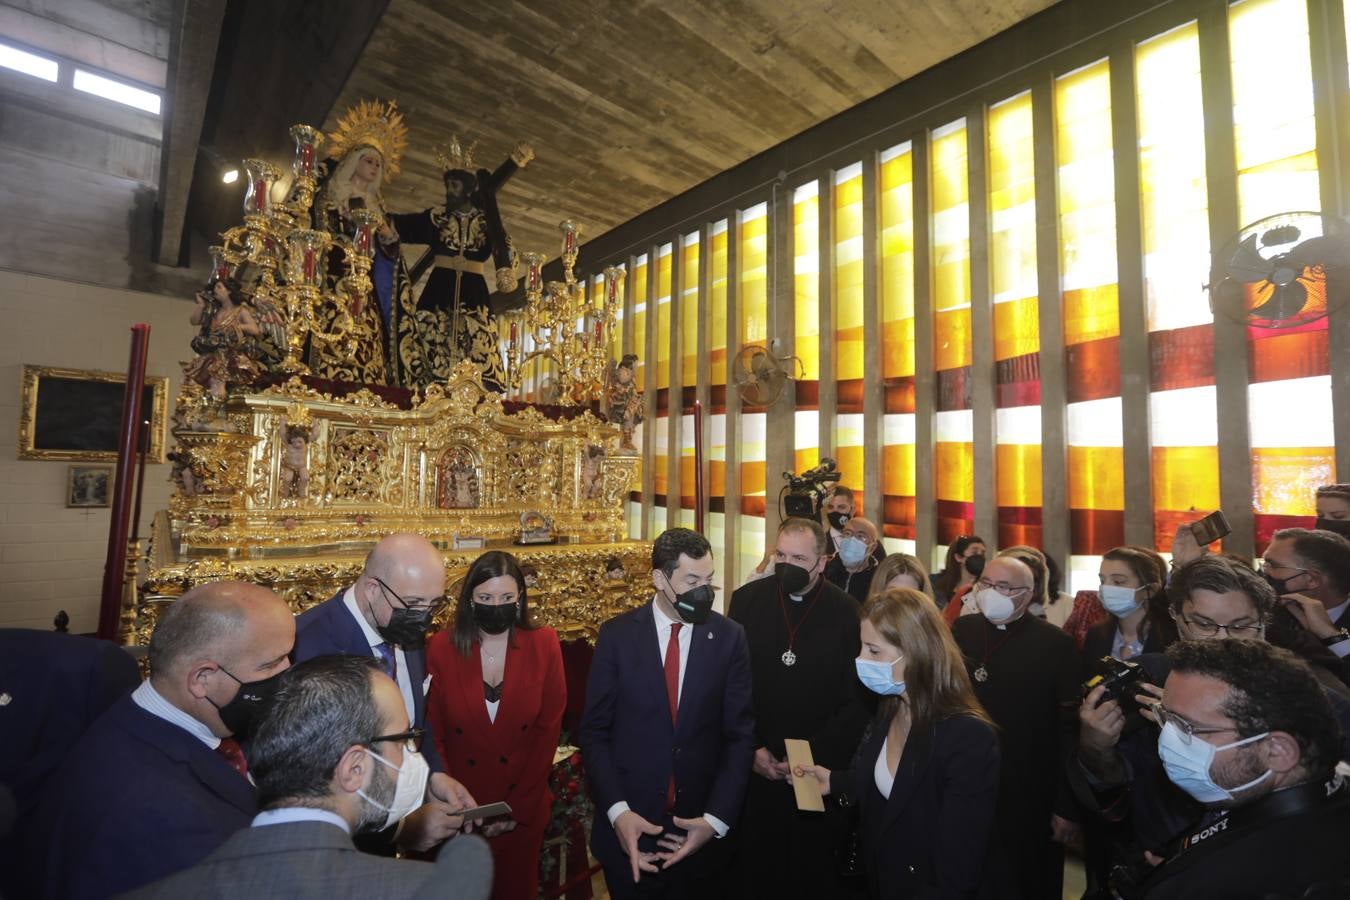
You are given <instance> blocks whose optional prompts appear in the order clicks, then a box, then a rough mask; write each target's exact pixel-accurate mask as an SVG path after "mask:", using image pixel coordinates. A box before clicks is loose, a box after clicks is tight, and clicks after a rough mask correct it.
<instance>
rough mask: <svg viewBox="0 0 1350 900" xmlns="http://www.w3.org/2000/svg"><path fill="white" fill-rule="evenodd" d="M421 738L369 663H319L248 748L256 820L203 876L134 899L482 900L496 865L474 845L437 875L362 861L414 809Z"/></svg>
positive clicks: (285, 691) (278, 701)
mask: <svg viewBox="0 0 1350 900" xmlns="http://www.w3.org/2000/svg"><path fill="white" fill-rule="evenodd" d="M422 734H423V732H422V731H421V729H416V728H412V727H410V723H409V720H408V712H407V709H406V707H405V706H404V703H403V698H402V697H401V696H400V693H399V690H398V687H397V686H396V685H395V684H394V682H393V681H391V680H390V679H388V678H386V677H385V676H384V675H383V674H382V673H381V672H380V667H379V664H378V662H377V661H376V660H375V659H373V658H372V657H370V656H366V655H362V656H345V655H335V656H321V657H318V658H317V659H312V660H310V661H308V662H304V663H300V664H299V665H297V666H295V667H294V668H292V669H290V670H289V671H288V672H287V673H286V674H285V675H284V676H283V677H282V678H281V679H280V680H279V684H278V686H277V690H276V693H275V694H274V696H273V699H272V703H271V705H270V707H269V708H268V711H267V714H266V715H265V716H264V717H263V719H262V720H261V722H260V723H259V726H258V729H257V732H256V734H255V735H254V737H253V740H252V742H251V744H250V746H249V754H248V756H249V762H250V765H251V771H252V773H253V780H254V782H255V783H256V785H257V789H258V808H259V810H260V812H259V813H258V814H257V815H256V816H254V817H253V820H252V822H251V823H250V827H247V828H244V829H242V830H240V831H237V832H235V833H234V835H233V836H231V837H230V839H229V840H227V841H226V842H225V843H224V844H222V845H221V846H220V847H219V848H218V849H216V850H215V851H214V852H213V853H211V855H210V856H208V857H207V858H206V859H205V860H203V861H202V862H201V863H199V864H198V865H196V866H194V867H193V868H191V869H187V870H185V871H183V872H179V873H178V874H177V875H174V876H172V877H170V878H167V879H165V880H163V881H160V882H157V883H155V884H153V885H150V886H149V887H147V888H145V889H143V890H141V891H138V892H137V893H135V894H134V895H132V896H133V897H136V898H138V900H155V898H165V900H169V898H178V897H200V898H219V900H233V898H237V897H314V898H335V897H344V896H352V895H354V894H359V895H360V896H365V897H410V896H412V895H413V894H414V893H415V892H416V891H417V890H418V889H419V888H421V887H422V886H423V885H424V884H427V883H428V882H431V881H435V882H436V884H437V885H438V886H441V887H442V889H443V890H444V893H445V895H446V896H452V895H453V896H454V897H457V898H462V897H477V898H485V897H487V895H488V893H489V891H490V889H491V884H492V880H491V876H492V863H491V858H490V853H489V851H488V850H487V848H486V846H485V845H483V843H482V842H481V841H480V840H479V839H478V838H475V837H470V838H466V839H464V840H457V841H454V842H453V843H452V844H449V845H447V846H446V847H445V849H444V850H442V851H441V859H440V861H439V862H438V864H437V865H435V866H433V865H431V864H430V863H424V862H416V861H403V860H393V859H382V858H380V857H376V856H371V855H369V854H365V853H358V852H356V847H355V846H354V845H353V844H352V835H355V834H360V833H362V832H371V831H378V830H379V829H381V828H383V827H384V823H385V822H386V821H387V820H388V819H389V818H390V817H391V816H394V815H396V814H397V813H399V812H400V811H401V810H400V807H401V806H406V805H407V804H409V803H413V802H418V799H417V798H420V796H421V784H422V782H424V781H425V778H426V772H427V769H426V762H425V761H424V760H423V759H422V758H421V756H420V754H419V753H418V749H417V748H418V747H419V746H424V742H423V741H422Z"/></svg>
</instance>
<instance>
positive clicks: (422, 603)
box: [371, 575, 450, 613]
mask: <svg viewBox="0 0 1350 900" xmlns="http://www.w3.org/2000/svg"><path fill="white" fill-rule="evenodd" d="M371 578H373V579H374V581H375V583H376V584H378V585H379V586H380V587H382V588H384V589H385V590H386V591H388V592H389V593H390V594H393V595H394V599H395V600H397V601H398V602H399V603H401V604H403V607H404V608H405V609H415V610H418V611H419V612H431V613H437V612H440V611H441V609H442V608H444V607H445V604H446V603H448V602H450V601H449V598H448V597H446V596H445V595H444V594H441V595H440V596H439V597H432V598H431V599H430V600H421V599H418V598H417V597H413V598H411V599H406V598H404V597H400V596H399V594H398V591H396V590H394V589H393V588H391V587H390V586H389V585H387V584H385V583H384V582H383V581H381V580H380V579H379V578H375V576H374V575H372V576H371Z"/></svg>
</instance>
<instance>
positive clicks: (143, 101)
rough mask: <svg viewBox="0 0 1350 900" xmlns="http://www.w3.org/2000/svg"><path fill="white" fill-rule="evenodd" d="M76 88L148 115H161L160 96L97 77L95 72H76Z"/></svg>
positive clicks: (81, 70) (100, 76) (80, 70)
mask: <svg viewBox="0 0 1350 900" xmlns="http://www.w3.org/2000/svg"><path fill="white" fill-rule="evenodd" d="M74 88H75V90H77V91H84V92H85V93H86V94H93V95H95V96H97V97H102V98H104V99H105V100H112V101H115V102H117V103H125V104H126V105H127V106H134V107H136V108H137V109H143V110H145V111H146V112H148V113H154V114H155V115H159V94H155V93H152V92H150V91H145V90H141V89H140V88H138V87H132V86H131V85H129V84H123V83H122V82H120V81H113V80H112V79H111V78H104V77H103V76H102V75H95V74H94V73H93V72H86V71H85V70H84V69H76V70H75V82H74Z"/></svg>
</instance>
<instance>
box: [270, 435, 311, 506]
mask: <svg viewBox="0 0 1350 900" xmlns="http://www.w3.org/2000/svg"><path fill="white" fill-rule="evenodd" d="M312 440H314V431H313V429H312V428H306V427H305V426H304V425H287V426H286V445H285V446H284V447H282V449H281V466H280V469H279V471H278V473H277V474H278V476H279V484H278V486H279V487H280V489H281V496H282V497H284V498H286V499H288V500H303V499H304V498H305V497H306V496H308V495H309V444H310V441H312Z"/></svg>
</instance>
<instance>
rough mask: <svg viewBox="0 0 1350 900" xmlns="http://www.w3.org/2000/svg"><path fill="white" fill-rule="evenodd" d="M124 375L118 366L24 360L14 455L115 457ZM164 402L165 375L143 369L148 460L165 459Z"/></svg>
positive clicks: (82, 458) (100, 459)
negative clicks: (42, 363) (32, 363)
mask: <svg viewBox="0 0 1350 900" xmlns="http://www.w3.org/2000/svg"><path fill="white" fill-rule="evenodd" d="M126 380H127V379H126V375H125V374H122V373H119V372H98V371H92V370H87V369H54V368H49V367H47V366H28V365H26V366H24V367H23V387H22V394H23V398H22V405H21V407H20V410H19V459H65V460H72V461H75V462H115V461H116V460H117V437H118V435H117V429H118V427H119V426H120V425H121V421H122V395H123V394H124V393H125V391H126ZM168 408H169V380H168V379H167V378H165V377H164V376H163V375H147V376H146V377H145V394H144V397H143V398H142V400H141V415H142V418H143V419H147V420H149V422H150V446H149V448H148V450H147V454H146V458H147V459H148V460H149V461H150V462H157V463H162V462H164V427H165V422H166V419H167V416H168Z"/></svg>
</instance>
